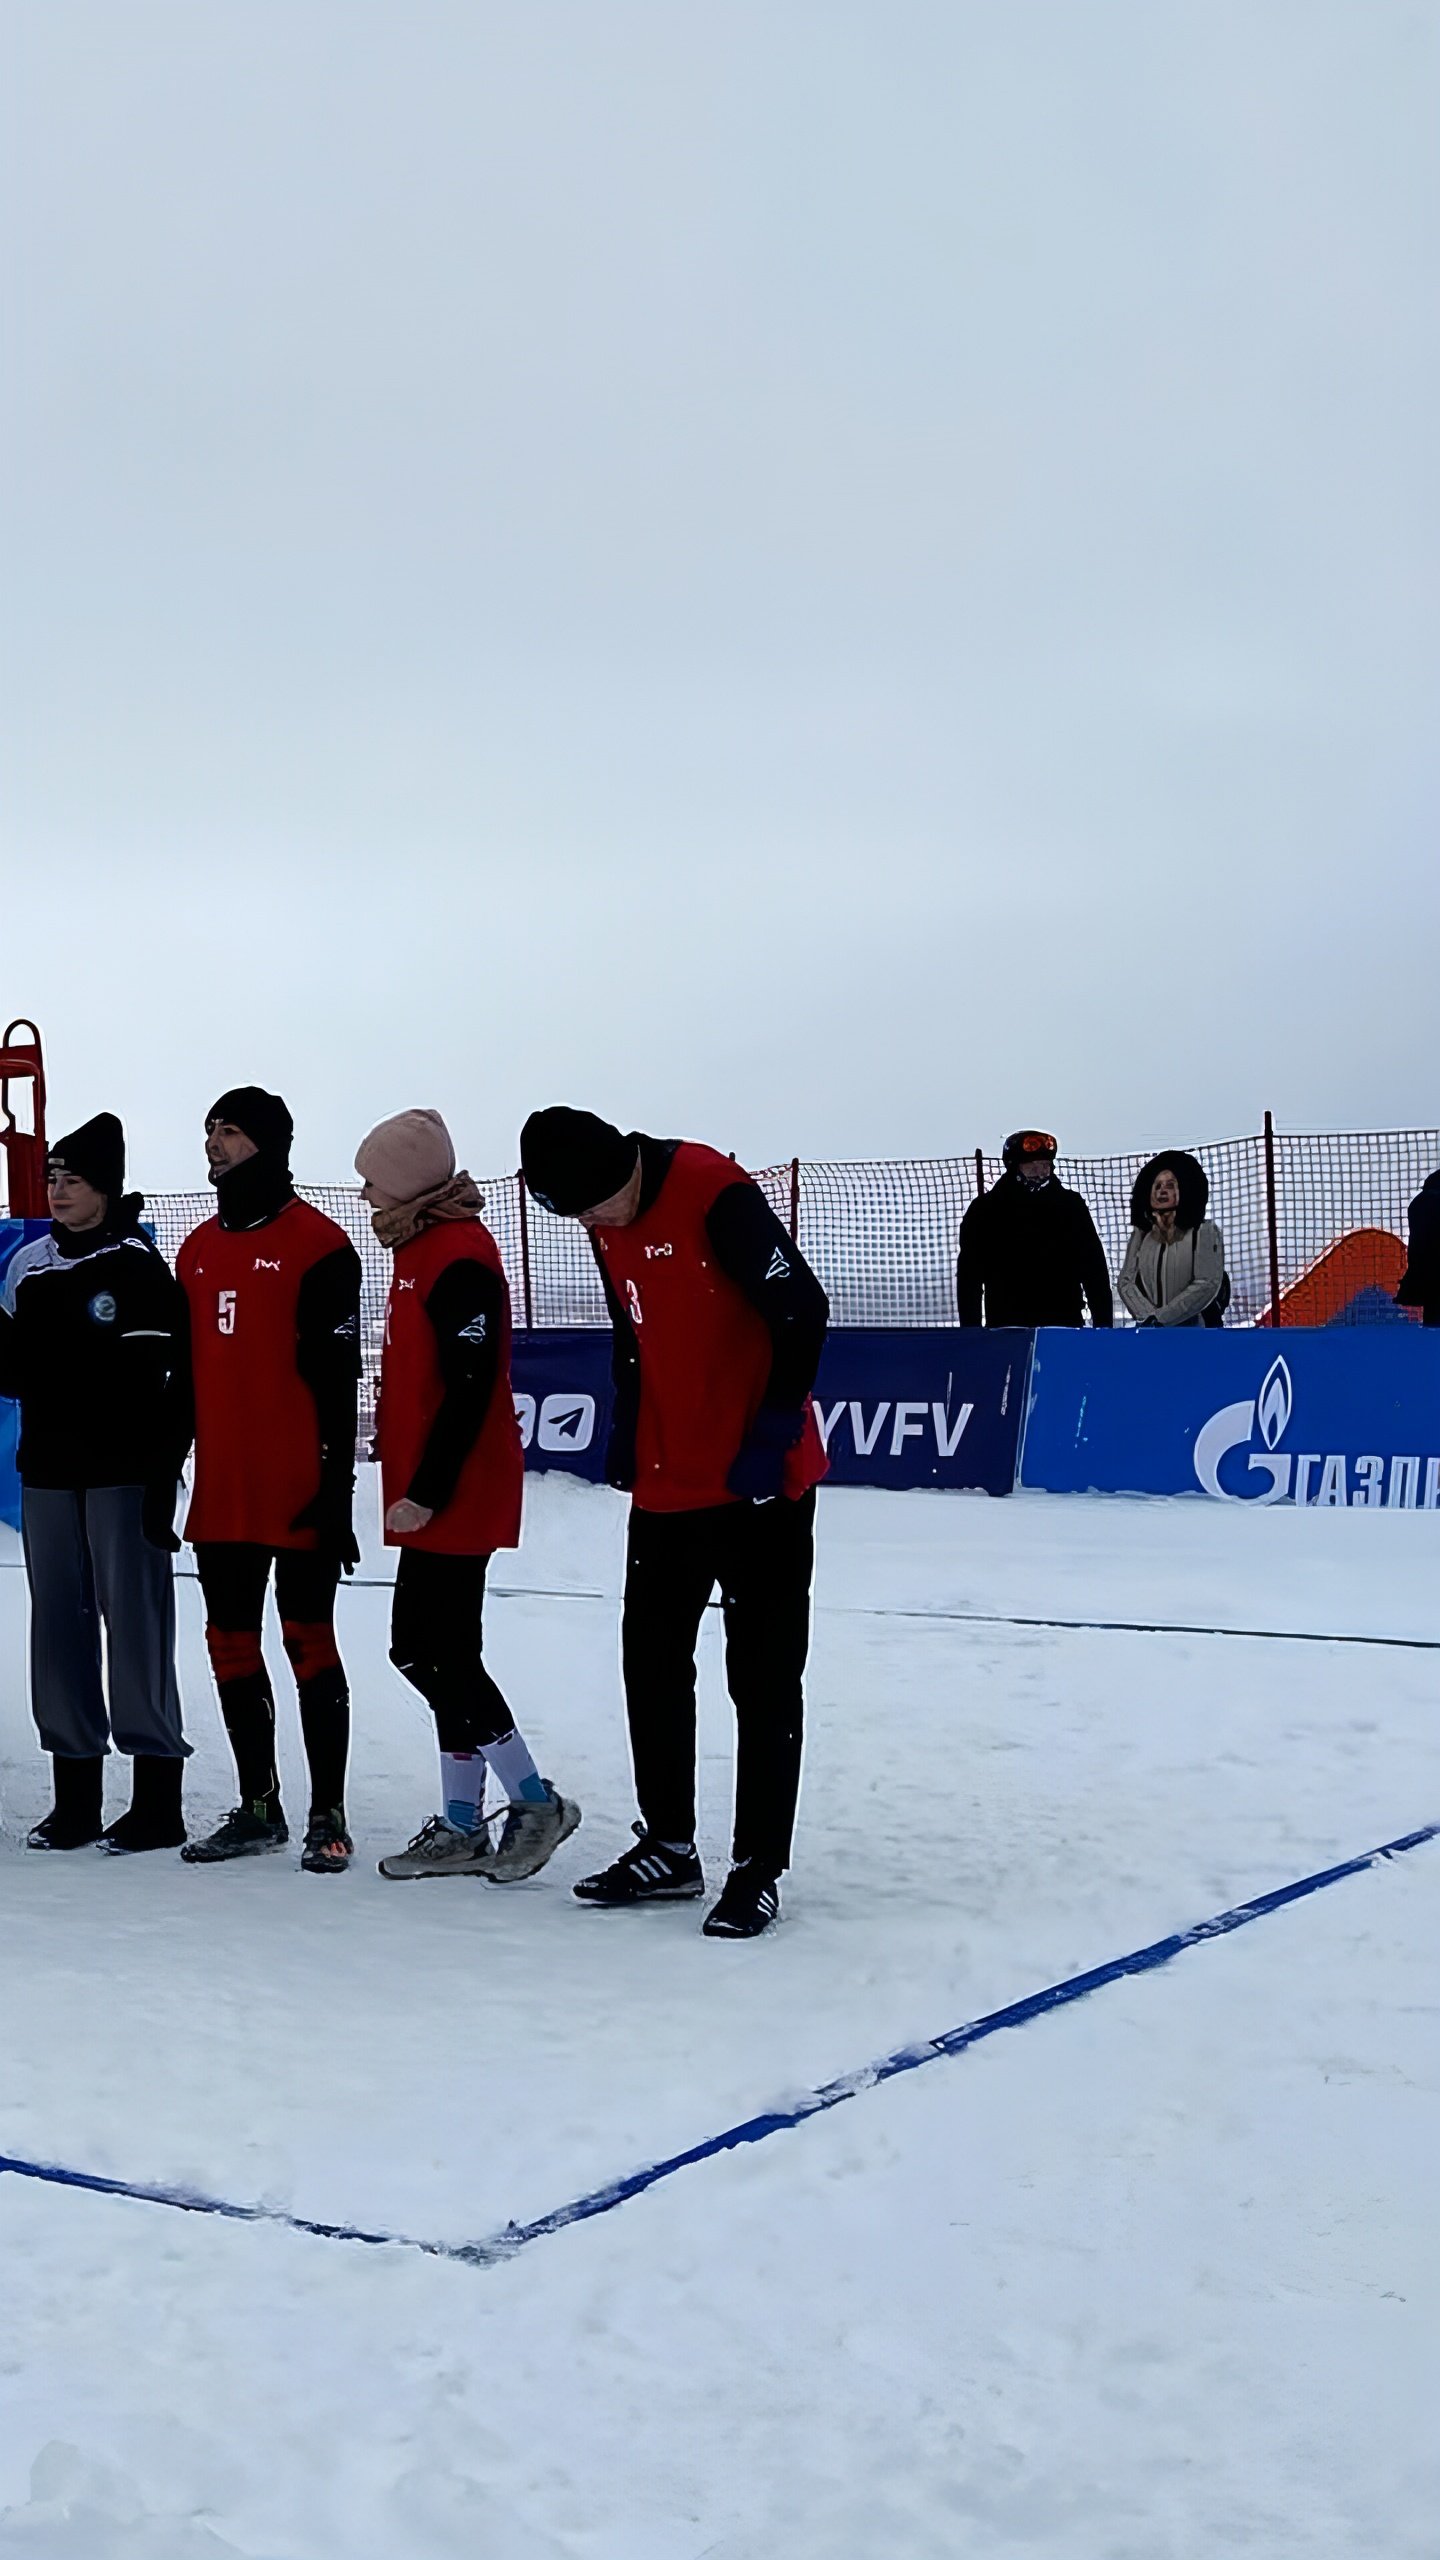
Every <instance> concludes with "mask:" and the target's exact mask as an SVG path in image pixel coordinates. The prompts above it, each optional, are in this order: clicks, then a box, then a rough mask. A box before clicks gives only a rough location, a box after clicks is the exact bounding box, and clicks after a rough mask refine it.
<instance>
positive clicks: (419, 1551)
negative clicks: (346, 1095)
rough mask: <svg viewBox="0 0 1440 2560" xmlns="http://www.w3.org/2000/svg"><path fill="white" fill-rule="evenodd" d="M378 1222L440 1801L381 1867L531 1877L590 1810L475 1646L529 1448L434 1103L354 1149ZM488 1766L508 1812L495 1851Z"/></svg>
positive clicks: (486, 1271) (403, 1506)
mask: <svg viewBox="0 0 1440 2560" xmlns="http://www.w3.org/2000/svg"><path fill="white" fill-rule="evenodd" d="M355 1170H356V1172H357V1173H358V1174H359V1175H360V1176H361V1177H362V1180H363V1184H364V1197H365V1200H366V1202H367V1204H368V1206H369V1209H370V1223H371V1225H372V1227H373V1228H374V1230H375V1234H376V1236H377V1237H378V1239H379V1241H380V1243H381V1244H382V1245H384V1246H385V1247H386V1249H387V1251H389V1252H391V1253H393V1254H394V1256H395V1269H394V1276H393V1278H392V1279H391V1282H390V1294H389V1297H388V1299H387V1301H386V1306H385V1349H384V1354H383V1357H382V1361H381V1368H380V1413H379V1429H378V1433H377V1438H378V1441H379V1457H380V1478H381V1487H382V1494H381V1499H382V1503H383V1505H384V1512H385V1543H386V1545H387V1546H393V1547H398V1548H399V1549H400V1558H399V1562H398V1564H397V1567H396V1572H395V1599H394V1605H393V1610H392V1614H391V1620H390V1659H391V1661H392V1662H393V1663H394V1665H395V1668H396V1670H397V1671H398V1672H400V1673H401V1675H402V1677H403V1678H404V1679H406V1680H408V1681H409V1682H410V1685H411V1687H412V1688H414V1689H418V1690H419V1692H420V1695H421V1697H422V1698H424V1700H425V1702H426V1704H427V1706H428V1707H429V1708H430V1711H431V1713H432V1714H433V1716H434V1718H435V1738H436V1741H437V1743H438V1745H439V1751H440V1804H441V1810H440V1812H439V1813H438V1814H434V1815H432V1816H431V1817H430V1819H429V1820H428V1821H427V1822H425V1823H422V1825H421V1827H420V1829H419V1831H418V1832H417V1833H416V1835H415V1837H414V1839H413V1840H412V1841H411V1842H410V1845H409V1847H408V1848H406V1849H400V1850H397V1851H396V1852H395V1854H394V1855H393V1856H391V1857H388V1858H382V1859H381V1861H380V1873H381V1874H382V1876H390V1877H394V1878H411V1877H417V1876H462V1875H482V1876H489V1877H491V1878H492V1879H493V1880H494V1881H495V1882H497V1883H501V1884H508V1883H514V1882H516V1881H518V1880H519V1878H521V1877H522V1876H533V1875H535V1874H536V1873H537V1872H538V1871H539V1869H540V1868H541V1867H543V1866H544V1865H545V1863H546V1860H547V1859H548V1858H550V1857H552V1856H553V1854H554V1852H555V1851H556V1850H557V1849H558V1848H559V1846H560V1843H561V1841H562V1840H565V1839H568V1838H569V1835H570V1833H571V1832H572V1831H573V1830H574V1829H575V1828H576V1826H577V1824H578V1823H579V1820H580V1808H579V1806H578V1805H576V1804H573V1803H571V1802H569V1801H568V1799H567V1798H565V1797H564V1796H560V1795H557V1794H556V1792H555V1789H554V1787H553V1786H552V1785H551V1783H550V1781H549V1779H548V1778H542V1777H541V1775H540V1773H539V1771H538V1769H537V1768H536V1766H535V1762H534V1760H533V1759H532V1757H531V1754H530V1749H529V1745H528V1744H527V1742H526V1741H525V1738H524V1735H523V1734H521V1733H519V1732H518V1731H517V1730H516V1725H515V1719H514V1717H513V1715H512V1714H511V1712H510V1709H509V1707H508V1705H507V1704H506V1701H505V1698H504V1696H503V1694H502V1692H501V1691H500V1690H499V1688H497V1686H496V1684H495V1682H494V1681H493V1680H492V1679H491V1677H490V1674H489V1672H488V1671H487V1669H486V1668H485V1664H484V1662H483V1660H482V1658H481V1620H482V1613H483V1609H484V1603H485V1575H486V1571H487V1569H488V1566H489V1563H490V1558H491V1556H492V1555H493V1554H494V1552H495V1550H496V1548H497V1547H514V1546H518V1545H519V1543H520V1504H521V1492H522V1477H523V1472H524V1460H523V1458H522V1456H521V1451H520V1426H519V1424H518V1422H517V1421H516V1418H515V1400H514V1397H513V1396H512V1394H511V1392H510V1292H509V1289H508V1288H507V1286H506V1282H505V1271H504V1266H503V1264H502V1262H501V1260H500V1254H499V1250H498V1248H497V1246H496V1243H495V1239H494V1237H493V1236H492V1235H491V1233H490V1231H489V1229H488V1227H486V1226H485V1225H483V1224H482V1222H481V1217H480V1212H481V1210H482V1208H483V1207H484V1205H485V1204H484V1202H483V1201H482V1199H481V1197H480V1194H479V1191H478V1190H477V1189H476V1186H475V1184H474V1183H473V1182H472V1181H471V1179H470V1176H469V1174H468V1173H457V1172H456V1170H455V1149H454V1147H453V1146H452V1144H451V1142H450V1133H449V1131H448V1129H447V1128H446V1126H445V1123H444V1121H443V1120H442V1119H441V1117H440V1114H439V1112H438V1111H400V1112H397V1113H396V1114H395V1117H394V1118H393V1119H392V1120H382V1121H381V1123H380V1125H379V1127H378V1128H376V1129H372V1130H371V1132H370V1135H369V1137H368V1138H366V1139H364V1140H363V1141H362V1143H361V1146H360V1149H359V1152H358V1153H357V1155H356V1158H355ZM487 1769H488V1770H489V1772H490V1773H491V1774H492V1775H493V1777H494V1779H495V1781H496V1783H497V1785H498V1786H499V1787H500V1788H501V1789H502V1791H503V1793H504V1796H505V1799H506V1809H505V1816H504V1822H503V1826H502V1829H501V1832H500V1837H499V1840H498V1841H497V1842H496V1843H495V1844H494V1845H493V1846H492V1844H491V1840H490V1834H489V1830H488V1827H487V1825H486V1822H485V1819H484V1802H485V1778H486V1772H487Z"/></svg>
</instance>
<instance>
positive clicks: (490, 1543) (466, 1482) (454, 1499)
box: [376, 1218, 525, 1556]
mask: <svg viewBox="0 0 1440 2560" xmlns="http://www.w3.org/2000/svg"><path fill="white" fill-rule="evenodd" d="M462 1259H464V1260H467V1261H470V1262H483V1263H484V1264H485V1266H486V1268H487V1270H490V1271H493V1272H495V1273H496V1274H497V1275H498V1277H499V1280H500V1284H501V1287H500V1296H501V1303H502V1307H503V1314H502V1317H501V1329H500V1345H499V1359H498V1362H497V1365H496V1370H495V1384H494V1386H493V1388H492V1389H491V1394H490V1402H489V1405H488V1406H487V1408H486V1412H485V1419H484V1421H483V1422H482V1423H481V1425H480V1429H479V1432H478V1433H477V1435H476V1438H475V1442H474V1445H473V1447H472V1448H471V1449H470V1450H469V1452H468V1453H467V1455H466V1459H465V1463H464V1465H463V1466H462V1468H461V1470H460V1479H459V1482H458V1483H457V1485H456V1487H455V1490H454V1492H453V1494H452V1495H451V1497H450V1499H449V1501H448V1502H447V1503H446V1504H445V1506H444V1509H443V1510H440V1511H437V1512H436V1513H435V1515H434V1518H433V1519H431V1520H429V1521H428V1522H427V1523H426V1525H425V1527H424V1528H423V1529H412V1530H410V1531H408V1532H407V1534H406V1535H405V1536H404V1537H400V1538H397V1537H395V1536H393V1535H392V1534H391V1532H390V1531H389V1530H388V1529H387V1530H386V1532H385V1544H386V1545H387V1547H420V1548H423V1549H424V1550H425V1551H426V1552H427V1553H428V1554H430V1555H440V1556H488V1555H493V1554H494V1552H495V1549H496V1548H497V1547H518V1546H519V1544H520V1503H521V1489H522V1486H523V1482H524V1474H525V1460H524V1457H523V1455H522V1454H521V1448H520V1425H519V1423H518V1422H517V1420H516V1418H515V1398H514V1396H513V1395H512V1393H511V1391H510V1296H509V1291H508V1290H507V1288H506V1287H505V1266H504V1264H503V1263H502V1261H501V1259H500V1250H499V1247H498V1246H497V1244H496V1242H495V1239H494V1237H493V1236H492V1235H491V1233H490V1231H489V1229H488V1228H487V1227H483V1226H482V1225H481V1223H480V1221H479V1219H478V1218H464V1219H455V1220H453V1221H451V1220H446V1221H445V1222H444V1223H442V1224H440V1225H438V1226H433V1227H422V1228H421V1230H420V1233H419V1235H418V1236H412V1237H411V1239H410V1241H409V1243H408V1244H402V1245H400V1246H399V1247H398V1248H397V1250H396V1254H395V1273H394V1277H393V1279H392V1280H391V1283H390V1295H389V1297H388V1298H387V1300H386V1302H385V1349H384V1352H383V1354H382V1356H381V1362H380V1415H379V1430H378V1432H377V1435H376V1436H377V1438H378V1440H379V1444H380V1483H381V1509H382V1516H383V1513H384V1512H386V1511H388V1510H389V1508H390V1505H391V1503H392V1502H399V1501H401V1500H402V1499H403V1497H404V1495H405V1492H406V1488H407V1487H408V1485H409V1484H410V1481H411V1478H412V1477H413V1476H414V1474H415V1470H416V1468H417V1467H418V1466H419V1464H420V1460H421V1456H422V1454H423V1452H424V1448H425V1443H426V1441H427V1440H428V1439H429V1437H430V1428H431V1425H432V1423H433V1422H434V1420H435V1417H436V1415H437V1414H438V1412H439V1410H440V1407H441V1405H442V1403H443V1402H444V1398H445V1381H444V1378H443V1376H442V1375H441V1369H440V1353H439V1348H438V1345H437V1343H436V1338H435V1327H434V1325H433V1324H432V1323H431V1321H430V1318H429V1316H428V1315H427V1313H426V1308H425V1302H426V1300H427V1298H428V1297H429V1295H430V1292H431V1290H432V1289H433V1288H434V1286H435V1284H436V1282H437V1280H438V1279H439V1277H440V1274H441V1272H442V1271H445V1270H447V1269H448V1268H449V1266H450V1264H451V1263H452V1262H458V1261H460V1260H462Z"/></svg>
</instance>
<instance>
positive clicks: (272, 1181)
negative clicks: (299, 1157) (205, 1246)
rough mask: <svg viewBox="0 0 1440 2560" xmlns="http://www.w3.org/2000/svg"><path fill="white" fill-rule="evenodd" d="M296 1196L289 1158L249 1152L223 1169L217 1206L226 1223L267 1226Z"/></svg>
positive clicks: (217, 1185) (231, 1225) (217, 1190)
mask: <svg viewBox="0 0 1440 2560" xmlns="http://www.w3.org/2000/svg"><path fill="white" fill-rule="evenodd" d="M294 1197H295V1185H294V1183H293V1182H292V1181H291V1179H290V1167H289V1164H288V1162H287V1161H286V1159H285V1158H284V1157H283V1156H281V1157H276V1156H271V1155H258V1156H247V1157H246V1159H245V1162H244V1163H243V1164H237V1165H234V1166H232V1167H231V1170H230V1171H229V1173H222V1174H221V1176H220V1179H219V1181H218V1182H217V1183H216V1185H215V1206H216V1209H217V1210H218V1212H219V1217H220V1224H221V1226H222V1227H263V1226H268V1224H269V1222H270V1220H271V1219H272V1218H278V1217H279V1215H280V1212H281V1210H282V1209H288V1207H289V1205H290V1203H291V1201H292V1200H293V1199H294Z"/></svg>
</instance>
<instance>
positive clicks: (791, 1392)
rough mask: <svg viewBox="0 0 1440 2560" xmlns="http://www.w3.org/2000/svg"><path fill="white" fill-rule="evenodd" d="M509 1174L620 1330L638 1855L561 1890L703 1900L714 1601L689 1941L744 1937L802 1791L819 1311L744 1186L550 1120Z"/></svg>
mask: <svg viewBox="0 0 1440 2560" xmlns="http://www.w3.org/2000/svg"><path fill="white" fill-rule="evenodd" d="M520 1154H521V1162H522V1165H523V1167H524V1171H525V1179H526V1181H527V1182H528V1184H529V1186H530V1188H531V1190H532V1191H533V1192H534V1194H535V1197H536V1199H537V1200H539V1201H540V1202H541V1203H542V1204H543V1206H544V1207H546V1208H547V1209H551V1210H553V1211H554V1212H555V1213H556V1214H557V1215H558V1216H562V1217H567V1216H568V1217H577V1218H579V1220H580V1222H581V1224H582V1226H584V1227H586V1228H588V1230H589V1233H590V1241H591V1245H592V1247H593V1249H594V1253H595V1259H596V1262H597V1263H598V1265H599V1269H600V1277H601V1280H602V1282H603V1284H604V1289H605V1297H606V1302H607V1304H608V1306H609V1309H610V1315H611V1320H612V1323H613V1325H614V1329H615V1420H614V1426H613V1429H612V1432H611V1440H610V1451H609V1457H608V1460H607V1466H606V1472H607V1474H608V1476H609V1478H610V1481H611V1483H612V1484H617V1485H623V1486H626V1487H628V1489H629V1491H630V1495H631V1511H630V1527H629V1538H628V1546H627V1554H626V1569H625V1606H624V1618H623V1626H622V1638H621V1650H622V1660H623V1667H624V1677H625V1699H626V1708H627V1712H628V1716H629V1724H630V1749H631V1756H632V1759H633V1761H634V1767H635V1791H636V1795H637V1797H638V1799H639V1806H640V1816H641V1818H640V1820H639V1822H638V1823H637V1824H636V1825H635V1829H636V1831H637V1832H638V1833H639V1835H640V1836H639V1842H638V1846H637V1847H635V1848H633V1849H628V1850H626V1852H625V1853H624V1855H623V1856H622V1857H619V1858H617V1859H616V1861H615V1863H614V1865H613V1866H610V1867H606V1868H605V1869H603V1870H602V1871H601V1872H600V1873H599V1874H597V1875H593V1876H586V1877H584V1878H583V1879H582V1881H581V1882H580V1883H579V1884H577V1885H576V1887H575V1891H576V1894H577V1895H578V1897H579V1899H580V1900H581V1901H582V1902H590V1903H596V1904H600V1905H602V1906H610V1907H613V1906H615V1905H618V1904H630V1903H637V1902H655V1901H671V1902H674V1901H688V1900H692V1899H693V1898H694V1897H695V1896H696V1895H698V1894H700V1893H702V1892H703V1891H704V1878H703V1875H702V1873H701V1869H700V1861H699V1859H698V1857H697V1856H696V1853H695V1647H696V1643H697V1640H698V1637H699V1632H700V1621H701V1615H702V1612H703V1611H704V1608H705V1604H706V1602H707V1600H708V1599H709V1597H710V1594H711V1592H712V1590H713V1589H714V1587H715V1585H716V1583H717V1582H718V1584H719V1586H720V1597H721V1605H722V1608H723V1610H724V1618H725V1673H726V1679H727V1681H728V1684H729V1689H730V1695H731V1698H732V1699H733V1701H734V1705H735V1717H736V1772H735V1827H734V1852H733V1864H732V1866H731V1869H730V1874H729V1877H728V1879H727V1881H726V1884H725V1886H724V1889H723V1891H722V1892H721V1895H720V1898H719V1900H718V1901H717V1903H716V1904H715V1907H714V1909H713V1910H712V1911H711V1912H710V1914H709V1916H708V1918H707V1919H706V1922H705V1930H706V1934H707V1936H710V1937H719V1938H750V1937H756V1936H758V1935H759V1933H760V1931H761V1930H762V1929H766V1928H768V1927H769V1925H770V1923H771V1922H772V1920H774V1919H775V1918H776V1917H777V1916H778V1913H779V1909H780V1893H779V1878H780V1875H781V1873H782V1871H783V1870H784V1868H785V1867H786V1866H788V1864H789V1862H790V1846H791V1836H792V1833H793V1829H794V1822H795V1804H796V1797H797V1795H798V1792H799V1785H800V1751H801V1729H802V1714H803V1693H802V1679H803V1673H804V1669H805V1657H806V1654H807V1651H808V1649H809V1641H810V1585H811V1579H812V1576H813V1571H814V1552H815V1487H816V1485H817V1484H818V1483H819V1481H820V1478H821V1477H822V1476H823V1475H824V1474H825V1472H826V1462H825V1452H824V1450H823V1448H822V1446H821V1442H820V1434H819V1430H818V1427H817V1425H816V1421H815V1415H814V1410H813V1407H812V1404H811V1400H810V1390H811V1388H812V1387H813V1385H814V1383H815V1372H816V1369H817V1368H818V1366H819V1361H820V1353H821V1349H822V1347H823V1345H824V1340H825V1328H826V1324H827V1322H828V1318H829V1307H828V1304H827V1301H826V1297H825V1292H824V1290H823V1289H822V1288H821V1286H820V1283H819V1281H818V1280H817V1279H816V1277H815V1274H814V1272H813V1271H812V1270H811V1269H810V1268H809V1265H808V1264H807V1263H806V1261H805V1260H804V1257H803V1256H802V1255H801V1254H800V1252H799V1251H798V1250H797V1248H796V1246H795V1245H794V1244H793V1242H792V1241H791V1239H790V1237H789V1235H788V1234H787V1233H786V1231H785V1229H784V1228H783V1227H782V1226H781V1224H780V1221H779V1219H778V1218H777V1217H776V1216H775V1214H774V1212H773V1211H772V1210H771V1208H770V1206H769V1204H768V1202H767V1201H766V1200H765V1198H764V1195H763V1193H762V1192H761V1191H760V1189H759V1188H758V1186H757V1185H756V1184H755V1183H753V1182H752V1181H751V1179H750V1177H749V1175H748V1174H746V1173H742V1171H741V1170H740V1167H739V1166H738V1165H737V1164H735V1163H734V1162H733V1160H732V1159H731V1158H729V1157H727V1156H722V1155H717V1154H716V1153H715V1151H714V1149H713V1148H710V1147H701V1146H691V1145H688V1144H685V1143H683V1142H680V1141H677V1140H675V1139H667V1138H648V1137H643V1136H641V1135H640V1133H639V1132H638V1131H635V1130H631V1131H630V1132H629V1134H628V1135H625V1134H622V1132H621V1131H620V1130H619V1129H616V1128H614V1127H612V1126H611V1124H610V1123H609V1122H608V1121H605V1120H598V1119H596V1118H595V1116H594V1114H593V1113H591V1112H588V1111H568V1110H553V1111H537V1112H535V1113H533V1114H532V1116H531V1118H530V1119H529V1120H527V1121H526V1123H525V1127H524V1129H523V1131H522V1133H521V1139H520Z"/></svg>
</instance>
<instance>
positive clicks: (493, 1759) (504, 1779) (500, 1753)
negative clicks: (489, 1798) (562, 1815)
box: [485, 1727, 550, 1804]
mask: <svg viewBox="0 0 1440 2560" xmlns="http://www.w3.org/2000/svg"><path fill="white" fill-rule="evenodd" d="M485 1757H486V1759H487V1760H488V1761H489V1763H490V1766H491V1768H492V1769H493V1770H494V1772H495V1778H496V1783H497V1784H498V1785H500V1786H502V1787H503V1788H504V1790H505V1793H506V1796H507V1797H508V1799H509V1801H510V1803H511V1804H548V1803H549V1801H550V1799H549V1797H548V1795H547V1794H546V1792H545V1781H544V1779H543V1778H542V1777H541V1775H540V1772H539V1770H538V1769H537V1768H536V1766H535V1763H534V1761H533V1760H532V1759H531V1757H530V1746H529V1744H528V1743H527V1742H526V1741H525V1739H524V1737H523V1735H521V1734H518V1733H516V1732H515V1731H514V1729H513V1727H512V1729H511V1731H510V1732H509V1733H502V1734H501V1735H500V1737H499V1739H498V1740H497V1741H495V1742H487V1743H486V1745H485Z"/></svg>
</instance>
